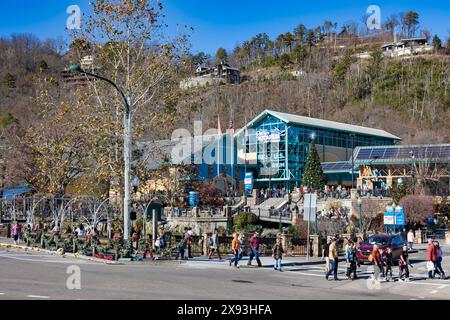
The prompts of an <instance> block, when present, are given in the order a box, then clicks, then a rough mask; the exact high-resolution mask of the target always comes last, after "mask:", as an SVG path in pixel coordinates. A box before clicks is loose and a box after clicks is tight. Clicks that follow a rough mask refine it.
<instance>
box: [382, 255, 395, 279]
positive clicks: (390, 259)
mask: <svg viewBox="0 0 450 320" xmlns="http://www.w3.org/2000/svg"><path fill="white" fill-rule="evenodd" d="M383 262H384V265H385V266H386V281H388V282H389V281H390V280H391V279H392V266H393V265H394V255H393V254H392V249H391V248H388V249H387V252H386V254H385V255H384V259H383ZM388 274H389V276H388Z"/></svg>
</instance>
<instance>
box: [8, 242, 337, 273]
mask: <svg viewBox="0 0 450 320" xmlns="http://www.w3.org/2000/svg"><path fill="white" fill-rule="evenodd" d="M2 247H3V248H10V249H19V250H24V251H35V252H41V253H47V254H51V255H57V254H58V253H57V252H56V251H50V250H47V249H41V248H37V247H27V246H26V244H25V243H24V242H23V241H21V242H19V244H18V245H15V244H14V242H13V239H11V238H3V237H0V248H2ZM64 255H65V256H67V257H73V258H77V259H83V260H89V261H93V262H99V263H105V264H148V263H151V262H161V261H165V262H169V261H170V262H176V263H186V262H189V263H197V262H198V263H210V264H224V265H228V263H229V260H230V259H231V258H232V257H233V256H231V255H223V256H222V260H219V258H218V257H217V256H214V257H213V258H212V259H208V256H196V257H194V258H193V259H189V260H175V259H156V260H153V259H149V258H147V259H145V260H144V261H129V262H124V261H108V260H104V259H99V258H95V257H89V256H83V255H79V254H73V253H64ZM248 259H249V257H248V256H245V257H243V258H242V260H241V261H240V262H241V265H246V264H247V262H248ZM260 260H261V263H262V265H263V267H272V266H273V265H274V260H273V258H272V257H267V256H262V257H260ZM339 260H341V259H339ZM324 263H325V261H324V260H322V258H317V257H309V259H307V258H306V257H283V261H282V264H283V266H300V265H320V264H324ZM252 265H253V266H257V263H256V260H255V259H253V262H252Z"/></svg>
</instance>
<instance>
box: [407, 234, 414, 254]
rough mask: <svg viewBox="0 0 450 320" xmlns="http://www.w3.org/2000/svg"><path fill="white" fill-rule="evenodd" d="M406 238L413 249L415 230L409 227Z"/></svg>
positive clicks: (410, 248)
mask: <svg viewBox="0 0 450 320" xmlns="http://www.w3.org/2000/svg"><path fill="white" fill-rule="evenodd" d="M406 238H407V240H408V247H409V250H412V249H413V244H414V232H413V231H412V229H409V232H408V234H407V235H406Z"/></svg>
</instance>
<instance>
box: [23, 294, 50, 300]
mask: <svg viewBox="0 0 450 320" xmlns="http://www.w3.org/2000/svg"><path fill="white" fill-rule="evenodd" d="M27 297H28V298H36V299H50V297H49V296H36V295H32V294H30V295H28V296H27Z"/></svg>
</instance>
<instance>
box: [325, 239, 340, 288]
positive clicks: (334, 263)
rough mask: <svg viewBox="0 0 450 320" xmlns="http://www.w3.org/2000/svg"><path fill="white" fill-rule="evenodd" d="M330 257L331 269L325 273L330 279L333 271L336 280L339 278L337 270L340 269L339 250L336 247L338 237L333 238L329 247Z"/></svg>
mask: <svg viewBox="0 0 450 320" xmlns="http://www.w3.org/2000/svg"><path fill="white" fill-rule="evenodd" d="M328 250H329V253H328V257H329V259H330V269H329V270H328V272H327V273H326V274H325V278H326V279H327V280H328V277H329V276H330V275H331V274H332V273H333V275H334V281H337V280H338V277H337V271H338V252H337V247H336V238H333V239H332V240H331V244H330V247H329V249H328Z"/></svg>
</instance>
